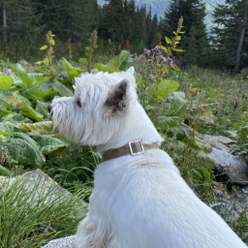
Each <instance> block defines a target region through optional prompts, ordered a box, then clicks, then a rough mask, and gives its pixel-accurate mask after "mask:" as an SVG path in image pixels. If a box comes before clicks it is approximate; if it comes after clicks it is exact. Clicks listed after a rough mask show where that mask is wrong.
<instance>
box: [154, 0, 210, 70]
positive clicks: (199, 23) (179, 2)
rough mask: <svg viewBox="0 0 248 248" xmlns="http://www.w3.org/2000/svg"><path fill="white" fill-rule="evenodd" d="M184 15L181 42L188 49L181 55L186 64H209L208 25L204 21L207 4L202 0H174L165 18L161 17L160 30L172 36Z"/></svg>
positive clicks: (164, 34)
mask: <svg viewBox="0 0 248 248" xmlns="http://www.w3.org/2000/svg"><path fill="white" fill-rule="evenodd" d="M181 16H183V26H184V27H183V31H184V32H185V34H184V35H183V38H182V41H181V42H180V44H181V45H182V47H183V48H184V49H185V50H186V52H185V53H183V54H182V55H181V56H180V57H181V59H182V62H183V63H184V64H185V65H186V64H198V65H200V66H204V65H207V63H208V60H207V59H206V56H207V55H208V53H209V42H208V38H207V32H206V25H205V23H204V18H205V16H206V13H205V5H204V3H203V2H202V1H201V0H172V1H171V3H170V6H169V8H168V10H167V11H165V12H164V18H162V19H161V22H160V26H159V31H160V32H161V33H162V35H163V36H168V37H171V36H172V35H173V31H175V29H176V27H177V22H178V20H179V19H180V17H181Z"/></svg>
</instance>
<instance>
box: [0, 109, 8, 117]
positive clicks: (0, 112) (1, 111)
mask: <svg viewBox="0 0 248 248" xmlns="http://www.w3.org/2000/svg"><path fill="white" fill-rule="evenodd" d="M10 113H11V111H8V110H6V109H0V118H2V117H3V116H6V115H8V114H10Z"/></svg>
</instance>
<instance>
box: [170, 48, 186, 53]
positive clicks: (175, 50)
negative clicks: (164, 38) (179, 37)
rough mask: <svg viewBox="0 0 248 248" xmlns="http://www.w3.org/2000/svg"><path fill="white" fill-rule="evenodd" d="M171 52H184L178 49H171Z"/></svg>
mask: <svg viewBox="0 0 248 248" xmlns="http://www.w3.org/2000/svg"><path fill="white" fill-rule="evenodd" d="M172 51H174V52H178V53H182V52H185V50H183V49H179V48H173V49H172Z"/></svg>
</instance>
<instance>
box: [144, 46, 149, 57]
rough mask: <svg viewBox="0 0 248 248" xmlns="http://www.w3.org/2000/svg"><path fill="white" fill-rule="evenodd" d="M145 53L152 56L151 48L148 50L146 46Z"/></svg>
mask: <svg viewBox="0 0 248 248" xmlns="http://www.w3.org/2000/svg"><path fill="white" fill-rule="evenodd" d="M144 53H145V54H146V56H147V57H150V55H151V50H148V49H147V48H144Z"/></svg>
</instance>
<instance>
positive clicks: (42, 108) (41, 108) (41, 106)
mask: <svg viewBox="0 0 248 248" xmlns="http://www.w3.org/2000/svg"><path fill="white" fill-rule="evenodd" d="M48 105H49V103H47V102H40V101H38V100H37V105H36V108H35V111H36V112H37V113H40V114H42V115H43V116H45V117H47V118H49V119H50V115H49V113H48V111H47V107H48Z"/></svg>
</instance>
